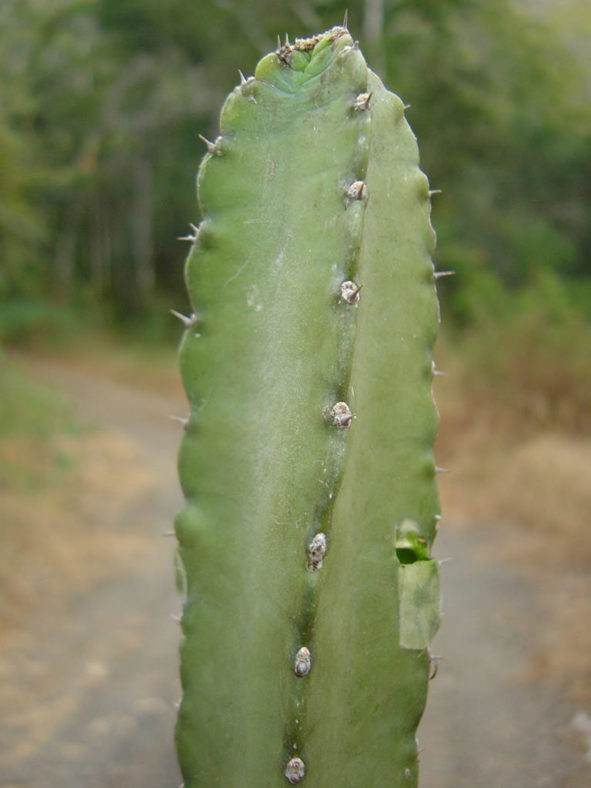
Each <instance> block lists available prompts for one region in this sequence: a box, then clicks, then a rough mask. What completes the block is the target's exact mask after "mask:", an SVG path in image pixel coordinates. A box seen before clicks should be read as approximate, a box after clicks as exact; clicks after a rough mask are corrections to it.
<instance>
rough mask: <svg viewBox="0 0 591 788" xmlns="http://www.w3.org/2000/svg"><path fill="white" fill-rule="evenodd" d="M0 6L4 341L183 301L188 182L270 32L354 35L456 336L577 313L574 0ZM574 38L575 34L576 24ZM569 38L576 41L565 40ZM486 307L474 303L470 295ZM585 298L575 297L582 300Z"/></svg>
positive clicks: (580, 250) (579, 64) (584, 209)
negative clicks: (521, 316) (539, 314)
mask: <svg viewBox="0 0 591 788" xmlns="http://www.w3.org/2000/svg"><path fill="white" fill-rule="evenodd" d="M542 6H544V3H542V2H541V0H529V2H528V1H527V0H521V2H518V0H363V1H362V0H344V2H337V0H293V2H291V1H288V2H285V3H282V4H278V3H276V2H274V0H250V1H249V0H168V1H167V2H165V3H164V2H161V0H3V2H2V3H1V4H0V68H1V70H2V76H3V79H2V83H3V88H2V92H1V93H0V183H1V191H0V315H1V316H0V335H1V334H2V332H4V334H5V335H9V334H10V332H11V331H16V330H17V329H18V330H20V329H21V326H20V323H24V324H27V323H34V321H35V319H36V317H35V316H36V315H38V314H40V313H43V310H44V309H46V308H47V307H48V305H50V304H58V305H59V308H60V309H63V306H64V304H78V305H83V306H84V305H86V306H88V305H90V304H93V303H95V302H96V301H97V300H98V301H99V302H100V303H101V304H102V305H103V306H104V307H105V308H107V309H108V310H110V311H111V312H112V313H114V314H116V315H118V316H119V317H121V318H122V319H130V320H132V319H139V318H141V317H142V316H143V315H145V314H146V312H149V311H150V310H151V309H153V308H154V305H155V304H158V303H161V300H162V299H166V300H167V301H168V302H169V303H171V304H172V303H177V304H178V303H179V302H181V301H182V300H183V299H184V296H183V295H182V266H183V262H184V256H185V252H186V249H183V247H182V246H181V245H180V244H179V243H178V242H177V241H176V238H177V236H179V235H184V234H185V232H186V229H187V226H188V224H187V223H188V222H189V221H196V220H198V216H197V204H196V200H195V194H194V178H195V172H196V169H197V166H198V162H199V159H200V156H201V154H202V152H203V145H202V143H200V142H199V140H198V139H197V133H198V132H203V133H204V134H206V135H208V136H215V134H216V125H217V117H218V113H219V108H220V105H221V102H222V100H223V97H224V95H225V94H226V93H227V91H228V90H230V89H231V88H232V87H233V85H235V84H236V82H237V68H241V69H242V70H243V71H244V73H250V72H252V69H253V68H254V65H255V64H256V61H257V60H258V58H259V57H260V56H261V55H262V54H264V53H265V52H266V51H268V50H269V49H271V48H273V47H274V46H275V45H276V38H277V34H278V33H281V35H282V36H283V35H284V34H285V32H286V31H288V32H289V33H290V36H291V37H292V39H293V37H294V36H296V35H297V36H304V35H310V34H313V33H315V32H318V31H319V30H322V29H325V28H328V27H331V26H332V25H334V24H339V23H340V22H341V21H342V19H343V16H344V12H345V8H348V11H349V28H350V29H351V31H352V32H353V34H354V35H356V36H357V37H358V38H359V40H360V43H361V46H362V48H363V50H364V52H365V53H366V55H367V57H368V61H369V62H370V64H371V65H372V66H373V67H374V68H375V70H376V71H378V72H379V73H380V75H381V76H382V77H383V78H384V79H385V81H386V83H387V84H388V86H389V87H390V88H392V89H393V90H395V91H396V92H397V93H399V94H400V95H401V96H402V97H403V98H404V100H405V101H407V102H409V103H410V104H411V105H412V108H411V109H410V110H409V113H408V116H409V120H410V122H411V124H412V126H413V128H414V130H415V133H416V134H417V136H418V138H419V140H420V142H421V150H422V161H423V166H424V169H425V170H426V172H427V173H428V174H429V177H430V180H431V183H432V186H433V188H441V189H443V192H444V195H443V197H441V198H435V199H436V200H438V202H437V203H436V204H435V206H434V211H435V217H434V221H435V224H436V227H437V229H438V234H439V249H438V253H437V260H438V267H439V268H453V269H456V270H457V271H458V273H459V274H460V276H458V277H456V281H455V282H454V283H453V285H452V286H451V287H450V288H449V289H448V296H447V297H448V300H449V304H448V306H449V311H448V314H451V315H453V316H454V317H455V319H456V321H457V322H458V323H460V324H462V323H464V324H466V323H467V324H469V323H470V321H472V320H474V319H475V314H474V312H475V309H476V308H477V306H478V305H480V304H482V302H483V301H486V300H487V299H489V300H490V301H491V306H492V307H494V300H495V299H496V298H497V297H498V293H499V292H500V289H502V288H505V289H506V288H513V289H515V288H524V287H527V286H529V285H530V284H531V283H532V282H535V281H536V280H537V279H538V278H539V277H540V276H541V275H542V276H544V277H546V279H545V281H547V277H548V276H550V277H555V278H556V279H560V281H561V282H562V283H566V285H565V287H567V289H568V292H569V293H572V299H573V300H574V301H577V299H578V302H579V307H580V309H581V310H583V311H584V310H585V309H589V299H588V296H589V295H590V294H591V289H590V285H589V266H588V262H587V261H588V259H589V256H590V255H591V222H590V221H589V192H590V190H591V186H590V183H591V110H590V108H589V101H588V99H589V93H590V89H591V82H590V77H589V70H588V66H589V64H590V62H591V60H590V58H589V57H588V53H586V52H585V45H584V43H583V42H584V41H585V40H586V39H584V38H581V37H580V36H578V35H577V31H579V30H580V29H581V27H583V26H584V25H587V26H589V19H588V16H589V8H588V5H587V6H586V4H585V2H582V3H580V2H577V0H571V2H570V4H567V5H566V6H565V5H564V4H563V5H562V6H561V9H562V13H561V15H560V25H558V24H557V21H556V17H555V16H552V15H547V14H545V13H544V9H543V8H542ZM569 20H570V21H569ZM571 31H572V34H571ZM475 289H478V290H479V297H478V298H472V292H473V290H475ZM583 296H585V297H583Z"/></svg>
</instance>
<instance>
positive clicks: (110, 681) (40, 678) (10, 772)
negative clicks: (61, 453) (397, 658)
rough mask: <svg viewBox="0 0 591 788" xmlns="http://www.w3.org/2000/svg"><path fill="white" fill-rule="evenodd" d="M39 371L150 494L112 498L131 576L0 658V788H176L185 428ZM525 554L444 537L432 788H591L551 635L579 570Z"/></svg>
mask: <svg viewBox="0 0 591 788" xmlns="http://www.w3.org/2000/svg"><path fill="white" fill-rule="evenodd" d="M31 371H32V372H33V373H34V374H36V375H38V376H39V377H41V378H43V379H44V380H49V381H52V382H53V383H55V384H56V385H58V386H59V387H60V388H61V389H63V391H64V392H65V393H66V394H67V396H68V397H69V398H70V399H71V401H73V402H74V403H75V404H76V407H77V410H78V414H79V418H80V419H81V420H82V421H83V422H85V423H87V424H92V425H93V426H94V427H95V428H100V429H104V430H105V431H106V433H108V434H110V435H115V436H118V437H119V438H120V439H121V440H124V441H125V444H126V445H129V444H132V445H133V446H134V447H135V454H134V463H135V464H136V465H139V466H140V467H136V468H135V471H136V472H141V476H142V479H143V480H144V482H143V483H142V485H140V486H139V487H138V494H136V495H131V496H127V497H124V498H121V503H120V504H118V503H117V501H118V500H119V499H118V498H117V496H113V497H112V498H110V497H109V495H108V494H107V493H105V494H103V503H104V511H105V513H108V517H109V528H111V527H112V523H113V519H115V520H116V521H117V522H118V523H119V527H120V528H121V530H122V531H125V532H126V533H127V534H130V533H131V534H133V537H134V538H133V539H132V540H125V539H122V542H121V543H122V545H123V547H122V548H121V550H122V551H123V550H124V551H126V553H125V555H124V556H123V557H124V558H125V560H118V561H115V560H114V561H113V562H112V567H110V571H109V572H108V573H107V574H104V575H100V574H96V573H93V574H92V577H91V579H90V580H88V582H86V583H85V582H82V581H80V582H78V583H76V584H75V585H73V587H71V588H70V590H69V593H67V594H65V595H64V596H62V597H59V596H49V597H48V598H47V599H46V600H44V601H41V602H40V603H39V604H37V605H36V606H35V607H34V608H33V609H32V610H31V611H30V612H29V613H28V614H27V615H26V616H25V617H24V618H23V620H22V621H21V622H20V623H19V625H18V626H17V627H15V628H14V629H13V630H12V631H11V632H9V633H8V635H7V636H6V637H5V638H3V640H2V641H1V642H0V677H1V679H2V682H1V683H0V709H2V715H1V717H2V721H1V724H0V786H4V788H9V787H10V788H12V787H14V788H16V786H30V787H31V788H33V787H34V788H74V786H76V788H80V786H83V787H84V788H116V787H119V786H121V787H123V786H126V788H127V787H128V786H142V788H169V787H170V788H176V786H178V785H179V784H180V781H181V780H180V776H179V773H178V769H177V766H176V762H175V756H174V748H173V728H174V719H175V708H174V704H175V701H176V700H177V699H178V696H179V686H178V681H177V664H178V660H177V649H178V640H179V632H178V626H177V625H176V624H175V622H174V621H173V620H172V619H171V617H170V614H171V613H177V612H178V610H179V607H180V602H179V599H178V597H177V595H176V591H175V588H174V572H173V558H172V557H173V550H174V544H173V541H174V540H172V539H166V538H162V536H161V534H162V533H164V532H166V531H169V530H170V527H171V522H172V518H173V516H174V513H175V511H176V510H177V508H178V506H179V504H180V492H179V488H178V483H177V480H176V468H175V462H174V457H175V453H176V449H177V446H178V443H179V438H180V435H179V428H178V425H175V423H174V422H173V421H171V420H170V419H168V418H167V416H168V415H169V414H180V415H182V414H183V410H184V404H183V402H182V400H179V399H177V398H171V397H166V396H156V395H154V394H150V393H148V392H146V391H143V390H140V389H137V388H133V387H130V386H128V385H122V384H120V383H115V382H113V381H110V380H108V379H105V378H97V377H93V376H92V374H90V373H89V372H88V370H85V371H73V370H71V369H68V368H62V367H59V366H57V365H56V364H55V363H51V362H45V363H39V362H37V363H35V364H34V365H33V366H32V367H31ZM146 478H147V479H148V481H149V483H148V484H147V485H146V484H145V480H146ZM120 481H121V483H123V482H124V479H120ZM118 506H119V507H120V508H121V511H117V507H118ZM94 508H95V509H97V508H98V509H99V511H98V513H97V512H95V515H94V516H95V517H96V518H98V522H99V524H100V519H101V516H102V514H101V512H102V507H101V506H100V505H98V507H97V506H96V505H95V507H94ZM105 516H106V514H105ZM95 527H96V523H95ZM113 533H114V536H113V540H114V542H113V549H114V553H113V554H114V555H115V554H116V553H117V541H116V540H117V535H116V534H117V532H116V529H115V530H114V531H113ZM531 538H533V537H531V536H530V537H528V539H531ZM138 540H139V542H138ZM514 540H515V537H514V530H513V529H512V528H510V527H509V525H508V524H499V523H494V524H487V525H484V524H483V525H481V526H479V527H472V528H470V529H466V528H459V527H457V526H454V525H453V524H451V523H443V525H442V528H441V534H440V536H439V539H438V542H437V555H438V556H439V557H440V558H445V557H447V556H450V557H451V558H452V560H451V561H449V562H447V563H445V564H444V565H443V567H442V573H443V594H444V611H445V616H444V619H443V623H442V628H441V632H440V634H439V635H438V636H437V638H436V641H435V643H434V646H433V649H432V650H433V652H434V653H436V654H440V655H442V657H443V659H442V660H441V661H440V664H439V670H438V674H437V676H436V678H435V679H434V681H433V682H432V684H431V692H430V698H429V703H428V709H427V712H426V715H425V718H424V721H423V723H422V725H421V728H420V730H419V739H420V746H421V747H422V748H423V751H422V753H421V770H422V778H421V788H541V787H542V786H549V787H551V788H555V787H557V788H575V786H576V787H577V788H580V786H583V785H589V784H591V761H590V756H589V754H588V753H587V747H588V746H589V744H591V718H590V717H589V712H590V711H591V705H590V704H589V696H588V695H585V694H584V692H581V694H580V695H579V696H577V695H576V694H575V695H573V693H572V691H571V690H570V689H567V688H566V685H563V683H561V671H562V670H563V669H564V668H565V666H568V664H569V662H568V659H567V656H568V654H570V653H571V651H572V649H571V647H570V645H569V646H568V648H567V647H566V645H564V641H563V639H561V638H559V637H558V638H556V639H553V638H552V637H550V636H549V631H548V628H547V626H546V624H547V623H548V622H559V621H560V620H561V619H560V611H561V610H562V609H563V608H564V607H568V608H569V609H572V605H565V604H563V603H564V597H565V595H566V596H568V595H569V594H570V592H571V590H572V589H573V588H575V587H576V584H577V583H579V582H581V577H580V571H581V570H580V567H578V568H577V567H574V568H573V573H570V574H569V573H568V572H566V573H565V570H564V568H563V567H561V568H560V570H558V569H557V571H556V573H555V575H554V576H550V577H548V576H547V575H546V574H545V575H544V577H543V578H541V577H540V576H539V573H538V574H536V573H535V571H532V566H531V564H527V566H526V567H525V571H524V570H523V568H522V567H521V566H520V562H519V561H518V560H515V550H513V551H512V552H513V557H512V558H507V557H506V554H507V553H506V547H507V544H509V543H513V542H514ZM119 557H120V558H121V556H119ZM577 572H578V573H579V574H577ZM573 584H574V585H573ZM585 588H586V587H585ZM557 600H559V601H558V602H557ZM560 600H562V602H560ZM575 620H576V619H575ZM578 625H579V626H580V625H581V622H580V621H579V623H578ZM556 632H560V627H559V626H558V625H557V628H556ZM564 651H566V652H568V653H567V655H566V656H564V655H563V652H564ZM563 656H564V658H563ZM540 664H543V665H544V666H545V669H544V670H540V669H539V668H540ZM548 666H550V667H548ZM587 739H589V740H590V741H589V742H588V741H587ZM327 788H328V786H327ZM355 788H357V787H355ZM359 788H366V787H365V786H361V787H359ZM367 788H379V787H374V786H368V787H367Z"/></svg>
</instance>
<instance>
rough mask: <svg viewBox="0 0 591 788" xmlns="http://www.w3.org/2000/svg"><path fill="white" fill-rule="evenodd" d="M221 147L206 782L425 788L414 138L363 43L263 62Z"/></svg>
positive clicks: (197, 500) (214, 232)
mask: <svg viewBox="0 0 591 788" xmlns="http://www.w3.org/2000/svg"><path fill="white" fill-rule="evenodd" d="M220 129H221V130H220V136H219V137H218V138H217V139H216V140H215V142H213V143H208V153H207V154H206V156H205V159H204V161H203V163H202V165H201V168H200V170H199V176H198V192H199V200H200V206H201V211H202V214H203V217H204V219H203V221H202V223H201V224H200V226H199V227H198V228H195V235H194V236H193V237H191V239H190V240H191V241H192V250H191V253H190V256H189V259H188V262H187V269H186V278H187V285H188V289H189V293H190V296H191V299H192V302H193V308H194V315H192V316H191V317H190V318H185V324H186V332H185V335H184V338H183V341H182V346H181V351H180V359H181V372H182V378H183V382H184V385H185V388H186V391H187V394H188V398H189V401H190V406H191V412H190V417H189V419H188V422H187V424H186V433H185V437H184V439H183V442H182V447H181V451H180V457H179V467H180V478H181V483H182V487H183V492H184V495H185V497H186V504H185V506H184V508H183V509H182V511H181V512H180V513H179V515H178V517H177V520H176V533H177V536H178V540H179V553H180V558H181V563H182V566H183V567H184V574H185V578H186V581H185V585H186V604H185V607H184V612H183V617H182V631H183V642H182V646H181V677H182V685H183V690H184V694H183V699H182V703H181V706H180V711H179V718H178V723H177V729H176V740H177V748H178V754H179V760H180V764H181V769H182V772H183V776H184V781H185V786H186V787H187V788H194V787H195V786H203V787H204V788H213V786H221V787H222V788H232V787H234V786H235V788H263V786H265V787H272V786H282V785H287V784H289V783H292V784H296V783H299V782H301V781H305V784H307V785H309V786H310V788H332V786H351V787H352V788H363V787H365V786H367V787H368V788H370V787H371V788H374V786H380V788H381V787H382V786H404V788H411V786H415V785H416V783H417V771H418V768H417V746H416V738H415V732H416V728H417V725H418V722H419V720H420V717H421V714H422V712H423V708H424V704H425V697H426V690H427V682H428V678H429V671H430V656H429V650H428V647H429V642H430V640H431V638H432V636H433V634H434V633H435V631H436V629H437V626H438V621H439V588H438V563H437V561H435V560H433V559H431V558H430V557H429V556H430V549H431V544H432V542H433V539H434V535H435V531H436V526H437V521H438V519H439V514H438V512H439V499H438V494H437V488H436V483H435V475H436V470H437V469H436V467H435V463H434V461H433V455H432V446H433V441H434V438H435V434H436V430H437V424H438V417H437V412H436V409H435V406H434V403H433V400H432V396H431V378H432V374H433V363H432V347H433V344H434V341H435V335H436V331H437V327H438V321H439V317H438V305H437V298H436V292H435V276H436V275H435V274H434V270H433V265H432V262H431V258H430V255H431V253H432V250H433V247H434V233H433V230H432V228H431V224H430V218H429V217H430V196H429V188H428V183H427V179H426V177H425V175H424V174H423V173H422V172H421V171H420V170H419V167H418V151H417V146H416V141H415V137H414V135H413V133H412V131H411V130H410V127H409V126H408V124H407V122H406V120H405V116H404V105H403V104H402V102H401V100H400V99H399V98H398V97H397V96H395V95H394V94H392V93H390V92H388V91H387V90H386V89H385V88H384V86H383V85H382V83H381V81H380V80H379V78H378V77H377V76H376V75H375V74H374V73H372V72H371V71H370V70H368V68H367V65H366V63H365V60H364V58H363V56H362V54H361V52H360V51H359V48H358V47H357V45H356V44H355V43H354V42H353V40H352V38H351V37H350V35H349V33H348V31H347V30H346V29H345V28H342V27H335V28H333V29H332V30H329V31H328V32H326V33H324V34H322V35H318V36H315V37H314V38H309V39H297V40H296V42H295V44H290V43H289V42H287V43H286V44H285V45H284V46H280V47H279V48H278V50H277V51H275V52H273V53H271V54H270V55H268V56H266V57H264V58H263V59H262V60H261V61H260V62H259V64H258V66H257V68H256V72H255V75H254V77H249V78H248V79H245V78H244V77H241V84H240V85H239V86H238V87H237V88H235V90H234V91H232V93H230V95H229V96H228V98H227V100H226V102H225V104H224V107H223V109H222V113H221V119H220Z"/></svg>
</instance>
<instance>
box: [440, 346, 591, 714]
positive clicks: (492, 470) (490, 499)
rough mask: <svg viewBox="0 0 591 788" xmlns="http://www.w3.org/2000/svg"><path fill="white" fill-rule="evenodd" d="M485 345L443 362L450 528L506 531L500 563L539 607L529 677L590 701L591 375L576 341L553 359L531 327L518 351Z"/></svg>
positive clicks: (443, 460)
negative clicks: (523, 582) (529, 589)
mask: <svg viewBox="0 0 591 788" xmlns="http://www.w3.org/2000/svg"><path fill="white" fill-rule="evenodd" d="M489 339H490V337H486V336H484V337H483V341H482V346H481V348H480V355H479V354H478V353H477V352H476V350H477V348H478V343H477V341H476V340H474V344H473V346H472V347H471V348H470V349H469V351H470V352H468V353H466V354H465V355H461V356H458V355H454V354H451V353H450V352H449V350H448V349H447V348H446V347H445V346H444V348H443V352H442V353H441V355H442V356H443V360H440V361H439V365H440V366H441V367H442V368H444V369H447V370H448V372H449V373H450V374H448V376H447V377H446V378H443V379H439V380H438V385H437V392H436V393H437V401H438V405H439V408H440V411H441V418H442V422H441V431H440V436H439V440H438V446H437V460H438V463H439V464H441V465H443V466H444V467H447V468H449V469H450V473H448V474H445V475H444V476H443V477H441V478H440V489H441V496H442V506H443V515H444V520H445V521H447V522H448V523H449V524H450V527H460V528H473V527H479V528H490V529H495V528H496V527H497V526H498V524H499V523H505V524H508V525H509V526H510V532H509V533H510V537H509V538H507V539H504V540H503V542H502V544H503V548H502V555H497V559H498V560H504V561H510V562H513V563H514V565H516V566H518V567H519V571H520V573H522V574H523V575H524V576H526V577H527V578H528V580H529V581H530V582H531V583H532V585H533V586H534V587H535V588H536V595H537V598H538V599H539V601H540V608H541V609H542V610H543V611H544V615H543V616H541V617H540V621H539V625H538V627H537V631H538V642H537V643H536V644H535V647H536V654H535V657H534V659H533V661H532V664H531V665H530V667H529V670H528V672H527V676H526V678H528V679H534V680H535V679H544V680H546V681H549V682H551V683H552V684H554V685H556V686H558V687H559V688H560V689H561V690H562V691H564V692H566V693H568V694H569V695H570V697H571V698H572V699H573V700H574V701H576V702H577V703H589V702H591V661H590V660H589V653H591V628H590V627H589V626H588V622H589V621H591V572H590V571H589V569H590V567H591V430H590V426H591V425H590V417H591V410H589V402H590V401H591V397H589V396H588V393H589V391H591V368H588V369H586V370H583V369H582V366H581V347H580V345H578V344H577V346H576V348H575V349H574V350H573V352H572V353H570V354H569V352H568V348H567V347H562V351H561V352H558V349H557V348H556V347H555V348H554V349H553V350H552V353H550V355H548V346H547V345H546V344H544V336H543V333H542V334H540V335H538V337H537V342H538V344H539V345H540V348H539V350H538V351H536V347H535V346H534V344H533V343H532V342H531V341H530V340H531V332H530V331H528V332H527V336H526V338H525V339H524V340H523V341H521V340H520V339H519V337H518V338H517V340H516V341H515V346H514V347H512V346H511V345H510V344H507V343H502V344H500V345H498V346H496V349H495V348H494V347H493V346H492V345H491V343H490V342H489ZM501 342H502V338H501ZM587 350H588V346H587ZM528 356H529V361H528ZM485 364H486V369H485V368H484V365H485ZM495 381H497V382H496V383H495ZM532 387H533V388H534V389H535V391H536V395H535V396H534V395H532V390H531V389H532Z"/></svg>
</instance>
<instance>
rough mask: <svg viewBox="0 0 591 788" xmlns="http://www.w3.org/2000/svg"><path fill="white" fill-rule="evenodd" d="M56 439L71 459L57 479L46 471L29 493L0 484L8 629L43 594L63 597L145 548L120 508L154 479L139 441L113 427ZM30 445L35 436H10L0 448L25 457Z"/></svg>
mask: <svg viewBox="0 0 591 788" xmlns="http://www.w3.org/2000/svg"><path fill="white" fill-rule="evenodd" d="M56 443H58V444H60V449H61V450H62V451H67V452H68V454H69V456H70V458H71V462H72V467H71V469H70V470H69V472H67V473H66V474H63V475H62V476H61V478H60V480H59V482H57V483H56V481H55V479H53V480H48V479H47V478H43V476H42V477H41V478H39V477H38V482H39V483H38V485H37V488H36V489H35V490H32V491H29V492H27V493H24V491H23V489H22V488H21V489H19V488H18V486H12V487H10V488H9V487H8V486H4V488H3V489H2V490H1V491H0V521H1V522H2V524H3V526H2V540H3V549H2V553H1V557H0V629H2V630H3V631H5V630H6V628H7V627H9V626H12V625H15V624H17V623H18V621H19V619H20V618H21V617H22V616H23V614H25V613H26V612H27V611H28V610H29V609H31V608H33V607H34V606H36V605H37V604H39V602H40V600H44V602H45V603H47V601H48V600H49V599H53V600H54V602H55V601H59V600H60V599H62V598H65V597H66V596H67V595H68V594H69V593H71V591H72V589H76V591H77V592H82V591H84V590H85V589H86V588H88V587H90V585H91V584H93V583H95V582H96V581H97V580H101V579H104V578H106V577H109V576H110V575H111V574H115V573H117V572H119V571H121V568H122V566H123V565H124V563H128V562H129V560H130V557H131V556H134V557H137V558H138V559H141V556H142V554H143V551H144V550H145V545H146V539H145V536H143V537H142V536H141V534H139V533H138V532H137V530H136V531H135V532H134V530H133V528H129V527H128V528H123V527H122V523H121V512H122V511H125V509H126V508H127V507H129V506H130V504H131V503H132V502H133V501H134V500H135V499H137V497H138V496H141V495H143V494H144V493H145V492H147V491H148V490H149V488H150V484H151V483H152V481H153V480H152V477H151V476H150V475H149V474H147V473H145V472H142V471H140V470H137V468H138V466H139V463H138V450H137V448H136V447H135V446H134V445H133V444H131V443H129V442H128V441H126V440H125V439H124V438H122V437H121V436H119V435H117V434H114V433H111V432H108V431H105V432H101V433H88V434H84V435H82V436H80V437H78V438H72V437H70V438H68V437H65V436H63V435H62V436H59V437H56ZM30 450H31V445H30V442H28V445H27V442H26V443H25V445H22V444H21V445H19V444H18V442H17V441H12V442H11V443H10V444H9V445H6V444H5V445H4V446H3V447H2V453H1V455H2V458H3V459H4V460H5V461H6V460H10V458H11V453H12V452H13V451H17V452H19V455H20V456H19V458H18V459H19V462H22V461H23V459H24V457H23V452H24V453H25V454H29V453H30ZM134 469H135V470H134ZM122 478H125V485H121V483H120V480H121V479H122Z"/></svg>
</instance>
